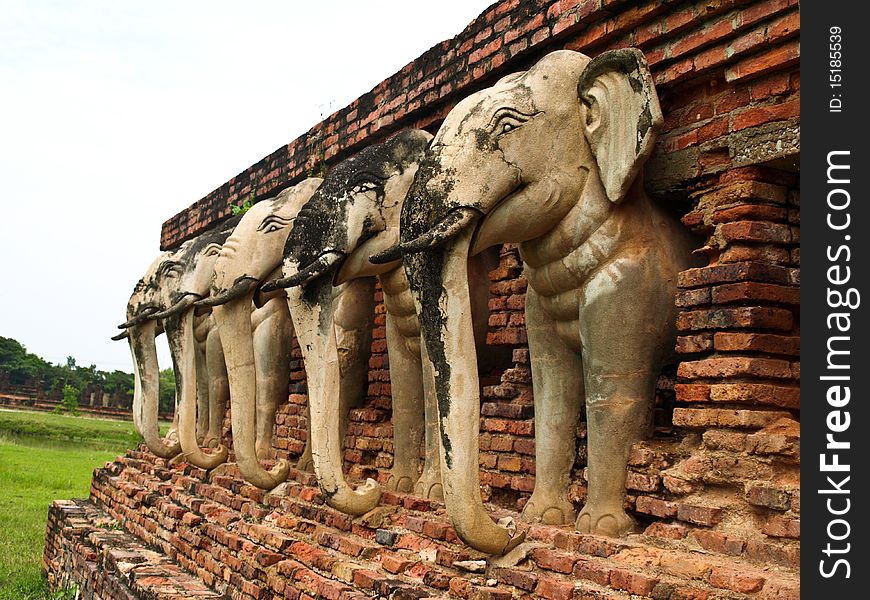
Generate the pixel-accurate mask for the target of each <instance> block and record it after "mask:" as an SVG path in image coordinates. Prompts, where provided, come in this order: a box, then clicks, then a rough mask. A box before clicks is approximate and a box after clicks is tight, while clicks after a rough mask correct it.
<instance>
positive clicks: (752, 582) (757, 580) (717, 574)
mask: <svg viewBox="0 0 870 600" xmlns="http://www.w3.org/2000/svg"><path fill="white" fill-rule="evenodd" d="M765 581H766V579H765V577H764V575H762V574H761V573H752V572H747V571H745V570H737V569H732V568H729V567H713V571H712V572H711V573H710V585H714V586H716V587H718V588H725V589H728V590H733V591H735V592H740V593H741V594H750V593H752V592H757V591H758V590H760V589H761V588H762V586H763V585H764V582H765Z"/></svg>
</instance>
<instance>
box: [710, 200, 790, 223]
mask: <svg viewBox="0 0 870 600" xmlns="http://www.w3.org/2000/svg"><path fill="white" fill-rule="evenodd" d="M785 220H786V209H784V208H781V207H779V206H772V205H770V204H744V205H741V206H734V207H732V208H724V209H721V210H717V211H716V212H715V213H713V223H730V222H734V221H768V222H780V221H785Z"/></svg>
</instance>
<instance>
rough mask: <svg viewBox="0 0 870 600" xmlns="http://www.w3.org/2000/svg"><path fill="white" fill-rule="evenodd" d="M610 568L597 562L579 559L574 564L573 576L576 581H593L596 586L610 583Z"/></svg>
mask: <svg viewBox="0 0 870 600" xmlns="http://www.w3.org/2000/svg"><path fill="white" fill-rule="evenodd" d="M610 571H611V569H610V567H608V566H607V565H604V564H602V563H600V562H598V561H594V560H591V559H588V558H583V557H579V558H578V559H577V561H576V563H575V564H574V570H573V574H574V577H576V578H577V579H586V580H588V581H593V582H595V583H597V584H598V585H605V586H606V585H608V584H609V583H610Z"/></svg>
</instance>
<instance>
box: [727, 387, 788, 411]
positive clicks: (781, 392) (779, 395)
mask: <svg viewBox="0 0 870 600" xmlns="http://www.w3.org/2000/svg"><path fill="white" fill-rule="evenodd" d="M710 399H711V400H713V401H715V402H742V403H751V404H762V405H771V406H779V407H782V408H800V388H798V387H785V386H778V385H770V384H763V383H722V384H713V385H712V386H711V387H710Z"/></svg>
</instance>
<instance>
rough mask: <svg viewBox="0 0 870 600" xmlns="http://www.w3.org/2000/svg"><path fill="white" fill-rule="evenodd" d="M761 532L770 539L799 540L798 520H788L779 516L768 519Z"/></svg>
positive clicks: (799, 526) (799, 523)
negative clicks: (770, 537)
mask: <svg viewBox="0 0 870 600" xmlns="http://www.w3.org/2000/svg"><path fill="white" fill-rule="evenodd" d="M761 532H762V533H764V534H765V535H769V536H772V537H785V538H793V539H796V540H799V539H800V537H801V522H800V519H789V518H787V517H783V516H780V515H772V516H770V517H768V519H767V522H765V524H764V527H762V528H761Z"/></svg>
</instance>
